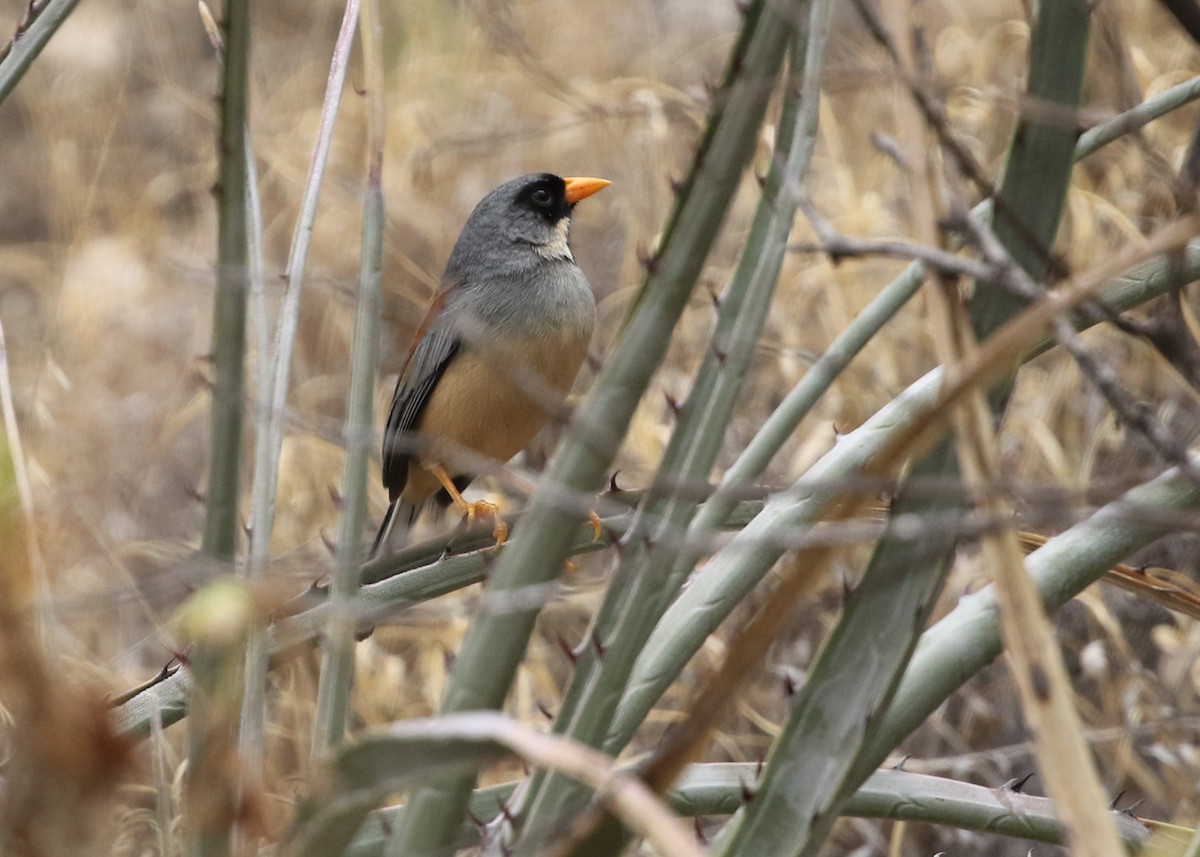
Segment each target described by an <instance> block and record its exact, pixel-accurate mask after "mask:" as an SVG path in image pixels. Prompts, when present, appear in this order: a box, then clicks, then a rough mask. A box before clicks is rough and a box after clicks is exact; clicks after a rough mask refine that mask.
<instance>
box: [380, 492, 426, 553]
mask: <svg viewBox="0 0 1200 857" xmlns="http://www.w3.org/2000/svg"><path fill="white" fill-rule="evenodd" d="M420 511H421V507H420V506H410V505H409V504H408V503H404V502H402V501H400V500H396V501H395V502H393V503H392V504H391V505H390V506H388V508H387V511H386V512H384V514H383V521H382V522H381V523H380V524H379V532H378V533H376V534H375V541H374V543H372V545H371V552H370V553H369V554H367V559H368V560H371V559H375V557H377V556H378V555H379V552H380V550H381V549H383V548H385V547H387V546H388V545H389V544H390V543H391V542H393V541H394V540H395V535H394V534H393V532H392V531H393V530H398V531H399V533H398V534H399V535H402V536H407V534H408V531H409V530H410V529H411V528H412V525H413V522H414V521H416V520H417V515H418V514H419V513H420Z"/></svg>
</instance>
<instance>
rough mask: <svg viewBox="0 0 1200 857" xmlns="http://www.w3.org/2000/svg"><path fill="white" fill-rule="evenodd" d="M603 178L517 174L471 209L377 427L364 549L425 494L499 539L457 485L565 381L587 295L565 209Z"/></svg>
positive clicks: (584, 344) (537, 417)
mask: <svg viewBox="0 0 1200 857" xmlns="http://www.w3.org/2000/svg"><path fill="white" fill-rule="evenodd" d="M608 185H609V182H607V181H605V180H604V179H595V178H566V179H564V178H559V177H558V176H555V175H551V174H549V173H540V174H535V175H528V176H524V177H522V178H519V179H514V180H512V181H510V182H507V183H505V184H502V185H500V187H498V188H496V189H495V190H493V191H492V192H491V193H489V194H488V195H487V196H485V197H484V198H483V199H482V200H481V201H480V202H479V204H478V205H477V206H475V210H474V211H473V212H471V216H470V217H469V218H468V219H467V223H466V225H465V226H464V227H463V230H462V234H461V235H459V237H458V241H457V243H456V244H455V245H454V250H453V252H451V254H450V260H449V262H448V263H447V265H446V273H445V274H444V275H443V277H442V284H441V287H440V288H439V289H438V291H437V293H436V294H435V295H434V296H433V300H432V302H431V304H430V307H429V310H428V312H427V314H426V316H425V320H424V321H423V322H422V323H421V326H420V327H419V328H417V332H416V335H415V336H414V338H413V342H412V345H411V346H410V347H409V352H408V359H407V361H406V362H405V364H404V368H403V369H402V370H401V372H400V378H399V380H398V381H397V383H396V392H395V394H394V395H393V397H392V407H391V411H390V413H389V414H388V419H387V426H386V428H385V429H384V434H383V484H384V486H385V487H386V488H387V490H388V499H389V501H390V505H389V506H388V510H387V513H386V514H385V515H384V519H383V523H382V525H381V526H380V528H379V534H378V535H377V536H376V537H375V544H374V546H373V547H372V548H371V555H372V556H374V555H376V554H377V553H378V552H379V550H380V548H381V547H383V546H384V545H386V544H387V543H388V541H389V538H390V533H391V531H392V529H393V527H394V526H396V525H397V524H399V525H400V526H403V527H408V526H411V524H412V522H413V521H415V520H416V517H417V515H418V514H420V511H421V509H422V508H423V507H424V506H425V505H426V503H427V502H429V501H430V500H436V501H437V502H439V503H441V504H442V505H447V504H449V503H453V504H454V505H455V507H456V508H457V509H458V510H459V511H460V512H462V513H463V514H466V515H467V516H468V518H469V519H470V518H474V517H475V516H477V515H490V516H491V517H492V518H493V521H494V522H495V536H496V541H497V543H499V542H502V541H503V540H504V538H505V536H506V534H507V531H506V529H505V527H504V525H503V523H502V522H501V521H500V519H499V517H498V516H497V514H496V508H495V506H493V505H492V504H490V503H468V502H466V501H465V500H463V498H462V495H461V494H460V493H459V492H460V491H462V489H464V488H465V487H466V486H467V484H469V483H470V481H471V478H472V471H473V469H474V467H473V465H474V466H478V465H479V464H480V463H482V462H485V461H487V460H490V461H491V462H505V461H507V460H508V459H510V458H512V457H513V456H514V455H516V454H517V453H518V452H519V451H520V450H521V449H522V448H523V447H524V446H525V445H526V444H528V443H529V441H530V440H532V439H533V436H534V435H536V434H537V433H538V431H539V430H540V429H541V428H542V426H543V425H545V423H546V422H547V420H548V419H549V418H550V414H551V412H552V411H553V410H554V408H555V404H556V403H561V401H562V398H563V396H564V395H565V394H566V393H567V391H569V390H570V388H571V385H572V383H573V382H574V381H575V376H576V374H578V372H579V367H580V365H581V364H582V363H583V359H584V357H585V356H586V355H587V350H588V344H589V343H590V341H591V338H592V328H593V327H594V325H595V321H596V302H595V299H594V298H593V296H592V290H591V287H590V286H589V285H588V281H587V278H586V277H584V275H583V271H581V270H580V269H579V266H578V265H577V264H575V259H574V257H573V256H572V255H571V247H570V244H569V243H568V234H569V230H570V226H571V210H572V209H573V208H574V206H575V203H577V202H579V201H580V200H581V199H584V198H586V197H589V196H591V195H592V194H594V193H596V192H598V191H601V190H603V189H604V188H605V187H607V186H608Z"/></svg>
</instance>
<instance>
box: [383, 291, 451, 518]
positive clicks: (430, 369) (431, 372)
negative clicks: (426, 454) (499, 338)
mask: <svg viewBox="0 0 1200 857" xmlns="http://www.w3.org/2000/svg"><path fill="white" fill-rule="evenodd" d="M445 296H446V291H445V290H443V291H441V292H439V293H438V295H437V296H436V297H435V298H434V301H433V305H432V306H430V308H429V312H428V313H427V314H426V316H425V321H424V322H422V324H421V327H420V328H418V329H417V333H416V335H415V336H414V337H413V345H412V349H411V350H410V351H409V355H408V360H407V362H406V363H405V364H404V369H403V371H401V373H400V378H399V379H398V380H397V381H396V392H395V394H393V396H392V409H391V411H390V412H389V413H388V419H387V425H386V426H385V428H384V430H383V485H384V487H385V488H387V489H388V497H389V499H391V500H392V501H393V502H395V500H396V498H397V497H399V496H400V493H401V492H402V491H403V490H404V485H405V483H406V482H407V481H408V466H409V463H410V462H411V461H412V459H413V453H414V452H415V450H414V449H413V445H412V438H411V432H413V431H414V430H415V429H416V427H417V422H418V421H419V420H420V419H421V413H422V411H424V409H425V405H426V404H427V403H428V402H429V397H430V395H432V393H433V389H434V387H436V386H437V382H438V379H439V378H441V377H442V373H443V372H445V371H446V367H447V366H449V365H450V361H452V360H453V359H454V357H455V355H456V354H458V351H459V345H460V341H459V339H458V337H457V336H456V335H455V334H454V332H453V330H452V325H451V324H450V319H449V318H447V317H446V314H444V313H442V307H443V305H444V303H445Z"/></svg>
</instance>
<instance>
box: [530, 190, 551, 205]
mask: <svg viewBox="0 0 1200 857" xmlns="http://www.w3.org/2000/svg"><path fill="white" fill-rule="evenodd" d="M530 199H532V200H533V204H534V205H542V206H545V205H549V204H550V191H548V190H546V189H545V188H538V189H537V190H535V191H534V192H533V196H532V197H530Z"/></svg>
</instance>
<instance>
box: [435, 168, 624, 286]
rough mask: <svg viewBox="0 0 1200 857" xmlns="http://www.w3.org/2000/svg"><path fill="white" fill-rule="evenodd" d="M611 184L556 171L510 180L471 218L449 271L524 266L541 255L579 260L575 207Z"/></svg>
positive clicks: (486, 200) (481, 202)
mask: <svg viewBox="0 0 1200 857" xmlns="http://www.w3.org/2000/svg"><path fill="white" fill-rule="evenodd" d="M608 184H609V183H608V182H607V181H605V180H604V179H592V178H566V179H564V178H559V177H558V176H556V175H553V174H551V173H534V174H532V175H528V176H522V177H521V178H519V179H513V180H512V181H509V182H505V183H504V184H502V185H500V187H498V188H496V189H495V190H493V191H492V192H491V193H489V194H488V195H487V196H485V197H484V198H483V199H482V200H480V201H479V204H478V205H476V206H475V210H474V211H472V212H471V216H470V217H469V218H467V223H466V225H465V226H464V227H463V230H462V234H461V235H459V237H458V242H457V243H456V244H455V245H454V252H453V253H451V254H450V263H449V265H448V266H447V274H448V275H450V276H451V277H455V275H466V277H467V278H469V277H470V275H471V274H474V273H477V272H479V271H481V270H483V271H487V270H491V271H495V270H496V269H511V268H513V267H524V266H529V265H535V264H537V263H538V262H539V261H540V260H564V261H568V262H569V261H573V259H572V257H571V249H570V247H569V246H568V244H567V236H568V233H569V231H570V226H571V210H572V209H573V208H574V207H575V203H577V202H579V200H581V199H584V198H585V197H588V196H591V195H592V194H594V193H596V192H597V191H600V190H603V189H604V188H605V187H607V186H608ZM514 250H516V251H517V252H514ZM522 251H532V252H522Z"/></svg>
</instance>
